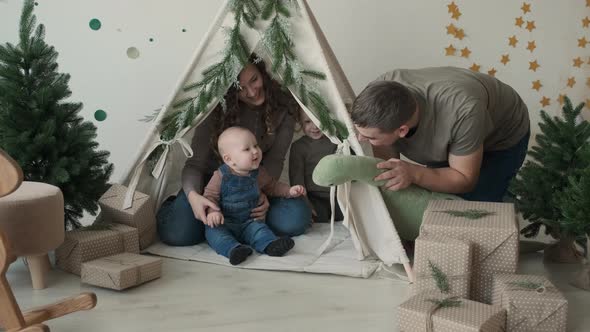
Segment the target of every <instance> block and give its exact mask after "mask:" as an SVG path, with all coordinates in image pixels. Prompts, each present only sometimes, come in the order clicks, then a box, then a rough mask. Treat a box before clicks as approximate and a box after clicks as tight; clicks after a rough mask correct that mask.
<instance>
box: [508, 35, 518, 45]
mask: <svg viewBox="0 0 590 332" xmlns="http://www.w3.org/2000/svg"><path fill="white" fill-rule="evenodd" d="M516 43H518V39H516V36H515V35H512V37H510V38H508V45H510V46H512V47H516Z"/></svg>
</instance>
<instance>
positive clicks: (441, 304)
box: [426, 296, 461, 309]
mask: <svg viewBox="0 0 590 332" xmlns="http://www.w3.org/2000/svg"><path fill="white" fill-rule="evenodd" d="M426 301H428V302H432V303H434V304H436V306H437V309H439V308H450V307H458V306H460V305H461V300H459V298H458V297H456V296H453V297H447V298H444V299H440V300H438V299H427V300H426Z"/></svg>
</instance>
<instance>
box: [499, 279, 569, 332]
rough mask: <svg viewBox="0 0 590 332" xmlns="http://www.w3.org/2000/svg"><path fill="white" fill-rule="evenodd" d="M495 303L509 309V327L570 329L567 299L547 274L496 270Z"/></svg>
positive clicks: (557, 331) (551, 330)
mask: <svg viewBox="0 0 590 332" xmlns="http://www.w3.org/2000/svg"><path fill="white" fill-rule="evenodd" d="M493 285H494V286H493V291H492V294H493V295H492V303H493V304H496V305H500V306H502V307H503V308H505V309H506V311H507V324H506V325H507V326H506V327H507V331H523V332H524V331H538V332H560V331H565V330H566V320H567V300H566V299H565V297H564V296H563V294H562V293H561V292H560V291H559V290H558V289H557V288H555V286H553V284H552V283H551V282H549V280H547V278H545V277H543V276H534V275H517V274H496V275H495V276H494V284H493Z"/></svg>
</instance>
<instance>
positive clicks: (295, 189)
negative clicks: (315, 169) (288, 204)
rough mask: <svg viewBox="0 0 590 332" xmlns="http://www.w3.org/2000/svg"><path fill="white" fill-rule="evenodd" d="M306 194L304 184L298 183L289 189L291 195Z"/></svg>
mask: <svg viewBox="0 0 590 332" xmlns="http://www.w3.org/2000/svg"><path fill="white" fill-rule="evenodd" d="M305 194H306V191H305V187H304V186H302V185H299V184H298V185H296V186H293V187H291V188H290V189H289V197H299V196H303V195H305Z"/></svg>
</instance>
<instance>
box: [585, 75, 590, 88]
mask: <svg viewBox="0 0 590 332" xmlns="http://www.w3.org/2000/svg"><path fill="white" fill-rule="evenodd" d="M586 85H587V86H589V87H590V77H588V78H587V79H586Z"/></svg>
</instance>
